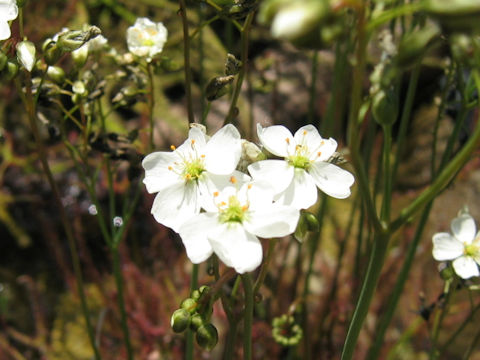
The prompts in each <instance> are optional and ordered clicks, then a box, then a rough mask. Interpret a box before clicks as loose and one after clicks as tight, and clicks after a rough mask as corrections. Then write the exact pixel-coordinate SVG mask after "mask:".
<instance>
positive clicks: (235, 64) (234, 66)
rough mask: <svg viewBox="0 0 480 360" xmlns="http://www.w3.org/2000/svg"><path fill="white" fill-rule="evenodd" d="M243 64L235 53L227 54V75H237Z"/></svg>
mask: <svg viewBox="0 0 480 360" xmlns="http://www.w3.org/2000/svg"><path fill="white" fill-rule="evenodd" d="M242 66H243V63H242V62H241V61H240V60H238V59H237V58H236V57H235V55H232V54H227V61H226V62H225V75H227V76H228V75H237V74H238V73H239V72H240V69H241V68H242Z"/></svg>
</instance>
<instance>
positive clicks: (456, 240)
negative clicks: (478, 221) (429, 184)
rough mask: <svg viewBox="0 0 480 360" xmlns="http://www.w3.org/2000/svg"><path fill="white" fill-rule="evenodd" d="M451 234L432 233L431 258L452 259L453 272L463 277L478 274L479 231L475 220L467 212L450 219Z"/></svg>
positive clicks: (479, 263) (479, 256)
mask: <svg viewBox="0 0 480 360" xmlns="http://www.w3.org/2000/svg"><path fill="white" fill-rule="evenodd" d="M451 230H452V233H453V235H451V234H449V233H446V232H441V233H437V234H435V235H433V239H432V240H433V250H432V254H433V258H434V259H435V260H438V261H446V260H453V261H452V265H453V269H454V270H455V273H456V274H457V275H458V276H460V277H461V278H463V279H468V278H471V277H473V276H479V275H480V272H479V270H478V265H480V232H479V233H477V228H476V226H475V221H474V220H473V218H472V217H471V216H470V215H469V214H467V213H463V214H460V215H459V216H458V217H456V218H455V219H453V220H452V223H451Z"/></svg>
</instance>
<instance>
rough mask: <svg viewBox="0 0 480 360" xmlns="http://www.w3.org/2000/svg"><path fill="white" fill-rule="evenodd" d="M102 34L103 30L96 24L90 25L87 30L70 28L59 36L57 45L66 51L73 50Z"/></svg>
mask: <svg viewBox="0 0 480 360" xmlns="http://www.w3.org/2000/svg"><path fill="white" fill-rule="evenodd" d="M100 34H101V31H100V29H99V28H98V27H96V26H90V27H89V28H88V30H86V31H81V30H68V31H66V32H64V33H62V34H60V35H59V36H58V40H57V45H58V47H59V48H60V49H61V50H62V52H64V53H65V52H69V51H73V50H76V49H78V48H79V47H81V46H82V45H84V44H85V43H86V42H87V41H88V40H90V39H93V38H94V37H96V36H98V35H100Z"/></svg>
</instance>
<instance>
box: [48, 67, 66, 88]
mask: <svg viewBox="0 0 480 360" xmlns="http://www.w3.org/2000/svg"><path fill="white" fill-rule="evenodd" d="M47 75H48V77H49V78H50V79H52V80H53V81H54V82H55V83H56V84H59V85H61V84H63V82H64V81H65V71H63V69H62V68H61V67H58V66H49V67H48V70H47Z"/></svg>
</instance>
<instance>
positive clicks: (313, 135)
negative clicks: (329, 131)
mask: <svg viewBox="0 0 480 360" xmlns="http://www.w3.org/2000/svg"><path fill="white" fill-rule="evenodd" d="M293 138H294V139H295V143H296V144H297V145H298V144H301V145H308V147H311V148H317V147H319V146H320V144H321V142H322V137H321V136H320V134H319V133H318V130H317V128H316V127H315V126H313V125H305V126H302V127H301V128H300V129H298V130H297V131H296V132H295V135H294V136H293Z"/></svg>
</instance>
